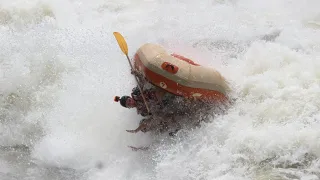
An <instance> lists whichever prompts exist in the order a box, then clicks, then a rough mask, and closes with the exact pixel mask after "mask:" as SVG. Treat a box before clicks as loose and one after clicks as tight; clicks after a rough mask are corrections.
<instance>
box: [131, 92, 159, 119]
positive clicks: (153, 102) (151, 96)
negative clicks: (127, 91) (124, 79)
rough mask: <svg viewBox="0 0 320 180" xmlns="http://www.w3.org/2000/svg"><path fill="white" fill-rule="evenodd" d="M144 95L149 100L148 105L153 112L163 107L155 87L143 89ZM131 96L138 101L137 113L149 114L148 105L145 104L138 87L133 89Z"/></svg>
mask: <svg viewBox="0 0 320 180" xmlns="http://www.w3.org/2000/svg"><path fill="white" fill-rule="evenodd" d="M143 95H144V97H145V99H146V101H147V104H148V107H149V108H150V111H151V113H152V112H153V111H155V110H156V111H157V110H159V108H161V107H160V104H159V103H158V98H157V95H156V91H155V89H146V90H144V91H143ZM131 97H132V98H133V99H134V100H135V102H136V105H137V106H136V108H137V113H138V114H140V115H141V116H148V110H147V107H146V106H145V104H144V101H143V97H142V95H141V93H140V90H139V88H138V87H135V88H133V89H132V93H131Z"/></svg>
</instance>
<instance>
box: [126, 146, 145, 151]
mask: <svg viewBox="0 0 320 180" xmlns="http://www.w3.org/2000/svg"><path fill="white" fill-rule="evenodd" d="M128 147H129V148H131V150H132V151H138V150H143V151H145V150H148V149H149V148H148V147H139V148H137V147H134V146H128Z"/></svg>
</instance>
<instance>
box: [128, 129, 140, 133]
mask: <svg viewBox="0 0 320 180" xmlns="http://www.w3.org/2000/svg"><path fill="white" fill-rule="evenodd" d="M126 131H127V132H129V133H137V132H138V131H137V130H126Z"/></svg>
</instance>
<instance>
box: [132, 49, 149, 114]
mask: <svg viewBox="0 0 320 180" xmlns="http://www.w3.org/2000/svg"><path fill="white" fill-rule="evenodd" d="M126 57H127V59H128V62H129V64H130V67H131V71H132V70H133V66H132V64H131V62H130V58H129V56H128V55H127V54H126ZM134 77H135V79H136V81H137V84H138V87H139V90H140V93H141V95H142V99H143V102H144V105H145V106H146V108H147V111H148V114H150V109H149V107H148V104H147V101H146V98H145V97H144V94H143V91H142V88H141V85H140V82H139V81H138V78H137V76H136V75H135V74H134Z"/></svg>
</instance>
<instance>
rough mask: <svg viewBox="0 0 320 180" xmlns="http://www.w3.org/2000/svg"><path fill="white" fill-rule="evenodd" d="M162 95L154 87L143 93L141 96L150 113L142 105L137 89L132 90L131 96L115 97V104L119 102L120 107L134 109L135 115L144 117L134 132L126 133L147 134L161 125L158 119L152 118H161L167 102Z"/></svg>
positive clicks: (162, 93) (160, 91)
mask: <svg viewBox="0 0 320 180" xmlns="http://www.w3.org/2000/svg"><path fill="white" fill-rule="evenodd" d="M164 94H165V92H164V91H162V90H161V89H159V88H156V87H153V88H150V89H147V90H144V91H143V95H144V97H145V99H146V101H147V103H148V106H149V108H150V113H149V112H148V110H147V108H146V106H145V104H144V101H143V97H142V95H141V93H140V90H139V88H138V87H135V88H133V89H132V92H131V96H122V97H121V98H120V97H119V96H115V98H114V101H115V102H120V105H121V106H123V107H125V108H136V109H137V114H139V115H141V116H143V117H146V118H144V119H142V120H141V121H140V123H139V127H138V128H137V129H136V130H127V131H128V132H131V133H136V132H139V131H142V132H147V131H150V130H153V129H155V128H157V126H158V125H159V124H163V122H161V121H159V119H158V120H154V119H155V118H154V117H160V116H163V112H162V109H163V107H164V105H165V104H166V102H167V100H164V99H163V97H164Z"/></svg>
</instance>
